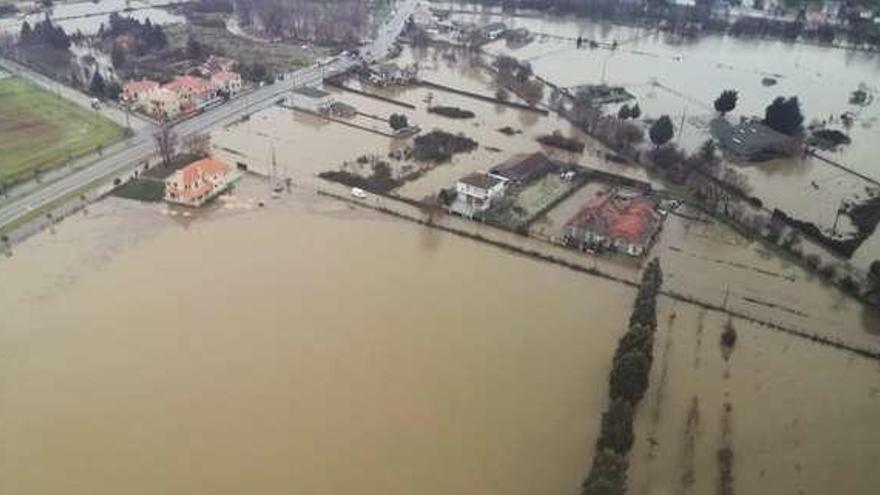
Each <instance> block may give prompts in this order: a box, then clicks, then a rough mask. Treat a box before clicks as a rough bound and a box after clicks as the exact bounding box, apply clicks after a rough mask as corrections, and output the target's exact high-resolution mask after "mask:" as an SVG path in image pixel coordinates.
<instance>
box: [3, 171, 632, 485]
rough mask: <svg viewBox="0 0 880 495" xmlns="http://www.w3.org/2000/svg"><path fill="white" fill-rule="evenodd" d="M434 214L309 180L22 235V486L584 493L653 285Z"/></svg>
mask: <svg viewBox="0 0 880 495" xmlns="http://www.w3.org/2000/svg"><path fill="white" fill-rule="evenodd" d="M247 187H248V186H247V185H245V186H243V188H244V189H247ZM253 189H254V190H256V191H257V193H256V196H259V195H260V194H261V192H262V190H263V189H262V183H257V184H256V185H255V186H253ZM239 194H245V193H244V192H243V191H240V192H239ZM434 235H435V233H434V232H431V231H426V230H424V229H420V228H413V227H412V226H411V225H409V224H406V223H402V222H397V221H389V220H388V219H387V218H386V217H383V216H379V215H377V214H370V213H365V212H364V211H361V210H351V209H350V208H349V207H348V206H347V205H344V204H342V203H338V202H331V201H328V200H319V199H317V197H316V196H314V194H312V193H309V192H299V193H297V194H296V195H295V196H294V197H292V198H288V199H286V200H285V201H284V202H279V201H274V202H271V203H270V205H269V206H268V207H267V208H263V209H259V208H255V207H254V202H253V201H251V200H245V201H237V202H230V203H229V204H228V205H227V206H218V207H217V208H215V209H214V210H213V211H211V212H209V213H207V214H205V215H203V216H202V217H201V218H195V219H194V218H183V217H181V216H180V215H177V216H174V217H169V216H167V214H166V207H165V206H164V205H155V206H142V205H137V204H135V203H131V202H129V201H127V200H118V199H108V200H106V201H104V202H102V203H100V204H98V205H95V206H94V207H93V208H91V209H90V212H89V214H88V215H80V216H77V217H74V218H71V219H68V220H67V221H65V222H64V223H62V224H61V225H59V226H58V228H57V230H56V233H55V234H54V235H53V234H50V233H48V232H47V233H43V234H40V235H38V236H36V237H34V238H32V239H31V240H29V241H27V242H26V243H25V244H22V245H20V246H19V247H18V248H17V249H16V251H15V253H14V254H13V256H12V257H11V258H4V259H3V260H2V262H0V279H2V280H3V285H2V287H3V290H2V291H0V308H2V309H0V311H2V314H4V318H3V321H2V323H0V348H2V349H3V352H2V359H0V404H2V406H0V438H2V442H0V445H2V446H0V488H2V492H3V493H29V494H44V495H45V494H62V493H63V494H96V493H121V492H124V493H133V494H152V493H230V494H233V493H236V494H237V493H245V492H247V493H255V492H257V493H305V492H309V493H339V492H343V491H350V492H358V493H400V494H405V493H414V492H422V493H438V494H439V493H462V494H464V493H474V492H482V493H522V494H536V493H569V492H572V490H574V489H576V487H577V486H578V483H579V480H580V478H581V476H582V474H583V469H584V466H585V465H586V462H587V459H589V450H590V449H589V448H588V444H589V442H588V439H590V438H593V437H594V436H595V433H596V428H597V427H598V423H597V422H595V421H592V420H587V419H588V418H590V419H591V418H593V417H594V416H595V415H596V414H597V413H598V411H600V410H602V408H603V407H604V400H605V399H604V397H605V383H606V380H607V370H606V368H607V366H608V364H609V360H610V356H611V354H612V350H613V346H614V342H615V340H616V337H617V335H618V333H619V331H620V324H621V322H622V321H623V320H624V319H625V316H626V314H627V313H628V306H629V305H630V301H631V299H632V297H633V291H632V289H629V288H626V287H623V286H620V285H616V284H612V283H610V282H604V281H600V280H593V279H587V278H584V277H581V276H576V275H574V274H572V273H569V272H567V271H564V270H561V269H558V268H553V267H548V266H544V265H543V264H540V263H536V262H534V261H529V260H526V259H523V258H520V257H516V256H512V255H508V254H503V253H501V252H498V251H497V250H494V249H491V248H488V247H484V246H481V245H478V244H475V243H472V242H467V241H464V240H459V239H457V238H455V237H450V236H440V237H434ZM536 458H537V459H541V462H534V461H535V459H536Z"/></svg>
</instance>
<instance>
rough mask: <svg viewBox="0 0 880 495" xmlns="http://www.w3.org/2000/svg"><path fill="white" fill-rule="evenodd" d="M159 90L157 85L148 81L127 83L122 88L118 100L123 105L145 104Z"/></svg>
mask: <svg viewBox="0 0 880 495" xmlns="http://www.w3.org/2000/svg"><path fill="white" fill-rule="evenodd" d="M158 90H159V83H158V82H156V81H151V80H149V79H141V80H140V81H128V82H127V83H125V85H124V86H123V87H122V94H120V95H119V99H120V100H122V101H123V102H125V103H138V102H145V101H148V100H149V99H150V97H151V96H152V95H153V94H154V93H155V92H156V91H158Z"/></svg>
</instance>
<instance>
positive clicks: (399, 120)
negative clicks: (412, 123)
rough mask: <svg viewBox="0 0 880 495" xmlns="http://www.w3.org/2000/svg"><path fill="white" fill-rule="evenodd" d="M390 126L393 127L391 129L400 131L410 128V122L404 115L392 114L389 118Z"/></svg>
mask: <svg viewBox="0 0 880 495" xmlns="http://www.w3.org/2000/svg"><path fill="white" fill-rule="evenodd" d="M388 125H389V126H391V129H393V130H395V131H399V130H401V129H405V128H406V127H407V126H409V120H408V119H407V118H406V115H403V114H402V113H392V114H391V116H390V117H388Z"/></svg>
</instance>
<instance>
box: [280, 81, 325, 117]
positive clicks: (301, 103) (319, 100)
mask: <svg viewBox="0 0 880 495" xmlns="http://www.w3.org/2000/svg"><path fill="white" fill-rule="evenodd" d="M291 93H292V94H291V101H290V103H291V105H293V106H294V107H296V108H301V109H303V110H306V111H309V112H315V113H325V112H329V111H330V108H331V107H332V106H333V98H332V97H331V96H330V93H328V92H326V91H324V90H322V89H317V88H312V87H309V86H303V87H301V88H296V89H294V90H293V91H292V92H291Z"/></svg>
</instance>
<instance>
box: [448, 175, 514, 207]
mask: <svg viewBox="0 0 880 495" xmlns="http://www.w3.org/2000/svg"><path fill="white" fill-rule="evenodd" d="M506 183H507V181H506V180H504V179H502V178H500V177H496V176H493V175H489V174H486V173H479V172H477V173H473V174H470V175H466V176H464V177H462V178H461V179H459V180H458V182H457V183H456V184H455V193H456V194H455V200H454V201H453V202H452V204H451V205H450V207H449V210H450V211H451V212H453V213H458V214H459V215H461V216H465V217H468V218H473V217H474V216H475V215H478V214H480V213H483V212H485V211H486V210H488V209H489V208H490V207H491V206H492V202H493V201H494V200H496V199H498V198H500V197H502V196H504V188H505V184H506Z"/></svg>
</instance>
